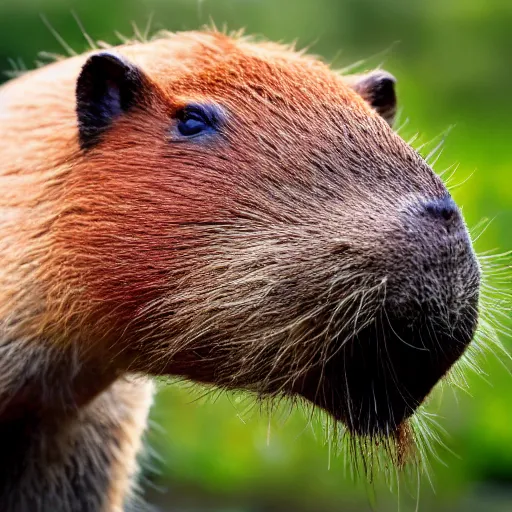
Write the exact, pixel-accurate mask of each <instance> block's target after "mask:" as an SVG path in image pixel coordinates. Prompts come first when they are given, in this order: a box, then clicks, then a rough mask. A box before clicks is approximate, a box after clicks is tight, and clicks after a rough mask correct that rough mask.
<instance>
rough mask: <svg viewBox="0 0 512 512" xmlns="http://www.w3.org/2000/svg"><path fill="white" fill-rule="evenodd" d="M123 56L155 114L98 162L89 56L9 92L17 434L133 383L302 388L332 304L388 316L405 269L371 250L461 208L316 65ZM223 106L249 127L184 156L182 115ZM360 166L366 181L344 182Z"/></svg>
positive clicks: (5, 269) (144, 116) (135, 424)
mask: <svg viewBox="0 0 512 512" xmlns="http://www.w3.org/2000/svg"><path fill="white" fill-rule="evenodd" d="M116 51H117V52H119V53H121V54H123V55H124V56H125V57H127V58H128V59H129V60H130V61H131V62H133V63H134V64H135V65H137V66H138V67H139V68H140V69H141V70H142V71H143V72H144V74H145V90H144V99H143V103H142V104H141V105H138V108H135V109H133V110H132V111H130V112H128V113H127V114H126V115H124V116H122V117H120V118H119V119H116V121H115V122H114V124H113V125H112V127H111V128H110V129H109V130H108V132H107V133H105V136H104V138H103V139H102V140H101V142H100V143H99V144H97V145H95V146H93V147H91V148H90V149H88V150H87V151H84V150H81V149H80V147H79V144H78V138H77V120H76V112H75V103H76V102H75V86H76V81H77V77H78V75H79V73H80V69H81V67H82V66H83V64H84V62H85V61H86V59H87V55H82V56H79V57H76V58H71V59H68V60H64V61H61V62H57V63H55V64H52V65H49V66H47V67H45V68H43V69H40V70H37V71H33V72H30V73H27V74H26V75H25V76H23V77H21V78H19V79H17V80H14V81H12V82H10V83H8V84H7V85H5V86H3V87H2V88H1V89H0V104H1V110H0V120H1V123H0V184H1V187H2V190H3V191H6V192H5V193H3V195H2V196H1V197H0V334H2V336H1V337H0V339H5V347H6V348H4V351H5V352H6V353H8V354H9V357H8V358H7V357H6V356H4V358H3V359H4V362H5V361H7V366H6V368H7V367H10V370H9V371H7V370H6V371H5V372H4V375H5V376H4V377H1V379H3V380H2V381H1V383H2V385H1V386H0V397H2V398H3V402H2V404H3V408H2V409H1V411H0V419H2V418H4V420H5V419H6V418H9V420H11V419H12V418H15V419H18V418H20V417H21V418H23V417H24V416H25V415H27V414H29V415H32V414H35V415H36V416H37V417H38V418H41V421H42V422H43V423H44V421H45V418H46V417H47V415H48V414H50V412H49V411H51V414H52V415H56V416H57V417H60V416H61V415H62V416H63V417H67V416H68V415H70V416H71V417H75V416H76V414H80V411H83V410H84V407H88V405H87V404H90V403H91V400H94V399H95V400H98V398H97V397H98V395H99V396H100V397H101V396H104V397H108V396H110V395H111V396H112V400H113V401H114V402H113V403H116V401H117V400H120V401H123V400H126V399H128V398H129V397H130V396H131V393H132V390H128V391H126V390H125V389H123V387H122V386H121V385H119V383H115V381H116V380H117V379H118V378H120V377H121V376H123V375H125V374H126V373H131V372H144V373H149V374H174V375H184V376H186V377H189V378H191V379H194V380H196V381H202V382H208V383H216V384H218V385H220V386H224V387H244V388H247V389H252V390H254V391H256V392H258V393H260V394H275V393H278V392H282V391H290V392H291V391H295V390H296V389H298V388H297V386H300V385H301V383H302V381H303V379H305V378H306V374H307V372H309V370H310V369H311V367H313V366H314V365H315V364H316V362H317V360H318V359H319V358H320V360H321V361H323V359H327V356H328V354H329V351H330V350H332V347H331V346H330V345H329V344H328V343H327V341H326V345H325V347H324V348H319V346H318V343H320V341H321V340H323V339H324V337H325V338H326V340H327V338H328V335H329V332H328V331H329V328H330V327H331V325H330V321H329V322H328V321H327V320H329V317H330V315H331V312H330V310H328V309H327V307H326V306H325V304H324V302H325V303H327V302H328V299H329V298H330V297H331V294H332V293H334V292H336V293H337V292H339V293H340V294H341V297H342V298H343V297H344V295H343V294H345V296H346V297H349V298H350V297H352V296H353V297H354V298H357V299H358V300H357V301H356V305H357V303H358V301H359V300H360V299H359V298H360V297H361V290H363V292H364V294H363V295H362V298H365V300H366V301H367V302H368V304H369V305H370V306H371V305H372V304H376V303H378V301H382V297H381V296H380V295H379V293H380V290H382V287H383V286H384V285H385V284H386V278H385V275H386V274H383V275H381V276H378V275H370V273H366V274H364V273H361V272H359V271H360V270H361V269H360V268H359V267H362V265H363V262H364V264H366V265H368V264H369V262H371V261H373V260H371V259H365V258H366V256H365V255H364V254H363V255H361V254H360V252H357V251H360V250H363V252H364V251H366V250H367V251H368V252H369V253H371V256H372V257H373V258H374V257H375V254H374V252H375V251H374V249H375V248H376V247H380V246H381V245H382V244H385V243H386V240H388V239H389V237H390V236H394V233H396V232H397V230H398V229H399V228H400V226H401V221H400V219H399V217H398V214H397V213H396V212H401V211H403V210H404V209H405V208H406V207H407V205H408V201H410V199H411V198H415V197H420V198H424V199H425V200H426V199H429V198H431V197H437V196H441V195H443V194H444V187H443V185H442V183H441V181H440V180H439V178H437V177H436V176H435V175H434V174H433V173H432V172H431V171H430V169H429V168H428V166H427V165H426V164H425V163H424V162H423V161H422V160H421V158H420V157H419V156H418V155H417V154H416V153H415V152H414V151H413V150H412V149H411V148H409V147H408V146H407V145H406V144H405V143H404V142H403V141H402V140H401V139H400V138H399V137H398V136H397V135H396V134H394V133H393V132H392V130H391V129H390V128H389V127H388V126H387V124H386V123H385V121H384V120H382V119H381V118H380V117H379V116H378V115H377V114H376V113H375V112H374V110H373V109H372V108H371V107H370V106H369V105H368V104H367V102H366V101H364V99H363V98H362V97H361V96H359V95H358V94H356V92H354V90H353V89H352V88H351V87H350V86H348V85H347V83H346V82H345V81H344V79H343V78H342V77H340V76H338V75H337V74H335V73H333V72H332V71H331V70H329V68H328V67H327V66H325V65H324V64H322V63H320V62H319V61H317V60H315V59H313V58H309V57H306V56H302V55H299V54H298V53H295V52H293V51H290V49H288V48H285V47H282V46H279V45H274V44H270V43H259V44H255V43H250V42H248V41H245V40H242V39H233V38H230V37H227V36H225V35H222V34H217V33H211V34H204V33H188V34H180V35H169V36H167V37H164V38H161V39H158V40H155V41H152V42H149V43H145V44H135V45H128V46H124V47H119V48H116ZM206 100H207V101H214V102H218V103H219V104H220V105H221V106H222V107H223V108H225V109H227V110H228V111H230V112H231V113H236V115H234V116H232V117H230V118H229V120H228V122H227V124H228V128H229V130H226V133H225V134H223V137H222V138H221V139H220V140H218V141H216V142H215V143H214V142H208V141H207V142H205V143H204V144H203V145H202V146H201V145H197V146H194V147H193V148H192V147H191V146H187V145H186V144H183V145H180V144H179V143H173V142H172V119H173V118H174V114H175V112H176V110H177V109H178V108H179V107H180V106H182V105H183V104H185V103H187V102H190V101H206ZM354 162H358V163H357V166H356V167H354ZM350 166H352V167H354V170H353V174H351V175H350V176H349V175H348V174H346V173H345V174H344V173H343V172H339V173H337V174H336V173H334V171H333V169H334V170H336V169H341V170H343V169H346V168H348V167H350ZM352 167H351V168H352ZM369 168H371V169H372V174H371V176H370V177H368V176H367V175H366V174H367V172H366V171H367V170H368V169H369ZM361 184H364V185H367V187H366V189H365V188H364V187H362V186H360V185H361ZM341 188H343V190H344V196H343V201H342V202H341V203H340V202H339V199H340V197H339V194H338V192H337V191H338V189H341ZM375 189H377V192H378V193H374V192H375ZM248 190H249V191H251V193H250V194H248V192H247V191H248ZM274 199H275V200H274ZM335 200H338V202H336V201H335ZM386 210H389V211H390V212H391V213H390V214H389V215H387V216H379V215H378V214H375V212H382V211H386ZM340 226H343V232H340ZM356 249H357V251H356ZM347 251H348V252H347ZM346 252H347V254H349V258H350V259H349V260H348V261H349V264H347V265H348V267H347V269H348V270H346V272H347V275H348V276H349V278H350V279H349V278H347V282H346V283H345V284H344V286H343V288H339V289H338V288H337V286H339V285H338V284H336V281H335V276H336V275H337V269H336V268H335V267H334V265H335V263H336V262H337V261H338V254H345V253H346ZM377 252H378V259H379V261H382V262H383V263H382V264H383V265H388V270H389V269H392V270H394V267H391V263H390V261H388V260H386V255H383V254H381V253H380V252H379V251H377ZM389 258H391V256H390V257H389ZM323 261H328V262H330V263H329V265H326V266H325V269H324V268H320V267H321V265H319V262H323ZM290 262H293V265H292V264H290ZM351 265H354V268H355V270H354V268H352V267H351ZM357 265H359V266H357ZM356 271H357V272H356ZM400 271H401V270H400V269H399V271H398V273H399V272H400ZM298 273H302V274H303V276H304V280H303V281H300V280H297V278H296V275H297V274H298ZM302 274H301V275H302ZM454 275H455V274H454ZM361 276H362V277H361ZM457 276H458V274H457ZM356 277H357V279H358V282H357V283H355V282H354V283H352V281H351V279H352V280H353V279H355V278H356ZM454 279H455V277H454ZM457 279H458V277H457ZM461 280H462V278H461ZM358 294H359V295H358ZM365 294H366V295H365ZM272 296H273V297H274V298H273V300H272V301H271V302H269V304H268V305H267V304H266V302H265V301H266V300H267V298H268V297H272ZM362 298H361V300H362ZM347 300H348V299H347ZM237 301H238V302H237ZM340 301H341V299H340ZM353 302H354V301H353ZM262 305H264V306H265V307H263V306H262ZM372 307H373V306H372ZM347 311H348V312H350V314H348V313H347V314H348V316H349V317H350V318H351V320H352V317H351V315H353V311H352V309H350V308H349V307H347ZM258 312H262V314H261V317H258V315H257V314H256V313H258ZM373 314H374V313H373V310H372V311H366V310H363V311H362V312H361V315H360V317H359V321H361V322H363V323H364V322H370V321H372V318H373ZM265 315H266V316H265ZM358 316H359V312H358ZM312 318H314V320H312ZM316 318H318V319H319V320H318V321H317V320H316ZM290 319H292V320H293V319H294V320H295V321H294V322H292V324H290ZM320 320H322V321H325V323H326V324H327V325H328V327H327V331H325V330H324V329H323V327H322V326H321V325H319V324H320V323H321V322H320ZM331 320H332V317H331ZM333 328H334V330H336V329H338V326H337V324H336V322H334V324H333ZM350 329H351V332H353V333H355V326H354V328H352V327H351V326H350ZM261 340H264V343H263V341H261ZM305 340H306V341H307V343H306V341H305ZM308 340H309V341H308ZM330 341H331V342H332V339H330ZM13 344H14V345H13ZM9 346H15V348H16V353H13V354H11V352H9V350H11V349H9V348H8V347H9ZM17 353H19V354H20V355H19V360H18V359H17V358H16V354H17ZM322 358H323V359H322ZM23 361H28V363H26V366H23V365H24V364H25V363H23ZM219 361H222V364H223V365H221V366H219ZM2 368H3V367H2ZM20 374H22V375H25V374H27V375H28V377H27V378H26V381H24V382H22V383H21V384H20V383H19V375H20ZM48 375H50V376H51V378H50V379H49V378H48ZM113 383H114V384H113ZM141 386H143V385H142V384H141ZM41 389H44V393H42V392H41ZM2 393H3V394H2ZM6 397H8V398H6ZM116 397H117V398H116ZM147 407H148V396H147V393H145V392H141V394H140V397H135V398H134V399H133V400H132V403H131V405H130V408H131V409H132V410H133V417H127V418H126V420H121V422H120V423H123V422H124V424H125V425H124V426H122V425H121V424H120V425H119V428H121V427H122V428H123V429H124V430H123V431H124V432H125V434H123V436H126V439H127V444H128V445H129V446H131V447H132V448H133V447H134V446H135V444H136V442H135V441H134V440H135V439H138V438H139V435H140V433H141V429H142V423H141V421H139V420H136V417H139V416H140V414H145V412H146V411H147ZM138 411H140V412H138ZM104 412H105V414H107V415H108V413H107V411H104ZM128 416H130V414H128ZM114 430H115V429H114ZM402 431H404V430H403V429H402ZM92 449H94V448H92ZM121 452H122V453H121ZM133 453H134V450H133V449H127V450H126V451H124V450H123V449H122V448H121V450H120V453H119V454H118V455H117V459H116V463H115V464H113V465H112V469H111V471H110V472H109V474H110V479H111V481H112V486H113V487H112V489H111V490H110V491H109V492H108V493H107V496H106V497H105V501H104V502H103V505H102V506H103V509H104V510H109V511H113V510H118V509H119V507H120V505H119V503H120V499H121V498H120V496H122V495H123V494H124V489H125V487H127V485H128V484H127V479H126V478H124V477H123V476H119V477H118V476H116V475H118V474H119V473H123V471H122V469H120V468H122V467H123V466H124V465H125V464H127V465H128V466H129V465H130V464H131V462H127V461H133ZM116 468H117V469H116ZM116 482H118V483H117V484H116ZM119 482H121V484H122V485H121V487H119ZM116 485H118V488H117V490H116V488H115V486H116ZM55 510H57V509H55Z"/></svg>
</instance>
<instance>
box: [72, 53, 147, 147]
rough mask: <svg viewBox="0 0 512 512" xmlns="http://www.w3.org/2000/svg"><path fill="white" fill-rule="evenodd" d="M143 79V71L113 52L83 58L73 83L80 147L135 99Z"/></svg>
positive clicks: (93, 140) (94, 139)
mask: <svg viewBox="0 0 512 512" xmlns="http://www.w3.org/2000/svg"><path fill="white" fill-rule="evenodd" d="M145 82H146V78H145V76H144V74H143V72H142V71H141V70H140V69H139V68H138V67H137V66H135V65H133V64H132V63H130V62H128V61H127V60H126V59H124V57H121V56H120V55H118V54H116V53H113V52H101V53H96V54H94V55H91V56H90V57H89V58H88V59H87V62H86V63H85V64H84V66H83V68H82V71H81V73H80V76H79V77H78V80H77V84H76V112H77V117H78V136H79V141H80V147H81V148H82V149H87V148H90V147H91V146H93V145H94V144H96V143H97V142H98V140H99V137H100V135H101V134H102V133H103V132H104V131H105V130H106V129H107V128H108V127H109V126H110V125H111V124H112V121H113V120H114V119H115V118H117V117H119V116H120V115H122V114H123V113H124V112H126V111H127V110H128V109H130V108H132V107H133V106H134V105H136V104H137V103H138V101H139V100H140V98H141V97H142V90H143V88H144V85H145Z"/></svg>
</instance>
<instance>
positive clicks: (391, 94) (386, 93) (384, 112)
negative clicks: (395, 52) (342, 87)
mask: <svg viewBox="0 0 512 512" xmlns="http://www.w3.org/2000/svg"><path fill="white" fill-rule="evenodd" d="M347 78H348V79H349V84H350V86H351V87H352V88H353V89H354V90H355V91H356V92H357V93H358V94H360V95H361V96H362V97H363V98H364V99H365V100H366V101H367V102H368V103H369V104H370V105H371V106H372V107H373V108H374V109H375V110H376V111H377V113H378V114H380V115H381V116H382V117H383V118H384V119H385V120H386V121H387V123H388V124H389V125H392V124H393V121H394V120H395V114H396V93H395V84H396V78H395V77H394V76H393V75H391V74H390V73H388V72H386V71H383V70H377V71H372V72H370V73H367V74H365V75H359V76H353V77H347Z"/></svg>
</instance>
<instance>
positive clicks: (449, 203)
mask: <svg viewBox="0 0 512 512" xmlns="http://www.w3.org/2000/svg"><path fill="white" fill-rule="evenodd" d="M423 208H424V210H423V214H424V215H427V216H429V217H430V218H431V219H432V220H438V221H441V222H444V223H445V224H446V227H447V228H457V227H462V226H463V222H462V216H461V214H460V211H459V209H458V207H457V205H456V204H455V201H454V200H453V199H452V198H451V196H449V195H446V196H444V197H442V198H441V199H432V200H430V201H428V202H426V203H424V205H423Z"/></svg>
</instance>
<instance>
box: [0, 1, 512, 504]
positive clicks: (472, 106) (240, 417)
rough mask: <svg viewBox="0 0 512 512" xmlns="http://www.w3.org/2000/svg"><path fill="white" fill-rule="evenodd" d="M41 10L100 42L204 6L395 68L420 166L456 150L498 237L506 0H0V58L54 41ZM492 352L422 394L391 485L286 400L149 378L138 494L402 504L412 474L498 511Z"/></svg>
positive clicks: (491, 233)
mask: <svg viewBox="0 0 512 512" xmlns="http://www.w3.org/2000/svg"><path fill="white" fill-rule="evenodd" d="M73 13H74V14H73ZM41 14H42V15H44V16H45V17H46V18H47V19H48V20H49V22H50V24H51V25H52V27H54V29H55V30H56V31H57V32H58V33H59V34H60V35H61V36H62V37H63V39H64V40H65V41H66V42H67V43H68V44H69V45H70V46H71V47H72V48H73V49H75V51H77V52H80V51H83V50H84V49H85V48H86V41H85V40H84V37H83V35H82V32H81V30H80V28H79V27H78V25H77V22H76V20H75V18H74V15H76V17H77V18H78V19H79V20H80V23H81V24H83V26H84V27H85V29H86V30H87V32H88V33H89V34H90V36H91V37H93V38H94V39H98V40H104V41H108V42H111V43H114V42H117V41H118V39H117V37H116V35H115V34H116V32H118V33H121V34H123V35H125V36H131V35H133V33H134V28H133V25H132V22H135V23H136V24H137V26H138V27H139V29H140V31H142V32H143V31H144V30H145V27H146V25H147V23H148V21H149V20H152V21H151V32H154V31H156V30H158V29H162V28H165V29H169V30H187V29H195V28H198V27H200V26H202V25H204V24H205V23H209V22H210V21H214V22H215V23H216V24H217V26H223V25H224V24H226V26H227V27H228V28H229V29H238V28H241V27H245V28H246V29H247V32H248V33H253V34H258V35H263V36H265V37H267V38H270V39H274V40H282V41H287V42H289V41H292V40H295V39H298V41H299V45H300V46H306V45H307V46H311V51H312V52H314V53H316V54H319V55H321V56H322V57H324V58H325V59H327V60H328V61H330V62H333V65H334V66H336V67H343V66H347V65H349V64H351V63H353V62H355V61H358V60H360V59H368V64H367V66H368V67H372V66H377V65H380V64H383V66H384V67H385V68H386V69H388V70H389V71H391V72H392V73H393V74H394V75H395V76H396V77H397V78H398V94H399V99H400V104H401V115H400V122H401V123H403V122H405V121H406V120H407V124H406V126H405V127H404V128H403V129H402V131H401V134H402V135H403V136H404V137H405V138H409V137H411V136H413V135H414V134H416V133H419V135H420V136H419V141H420V142H421V141H423V142H425V141H429V140H431V139H433V138H435V137H436V136H438V135H439V134H441V133H443V132H445V131H446V130H447V129H448V128H449V127H451V126H454V127H453V129H452V130H451V131H450V133H449V135H448V137H447V139H446V144H445V148H444V152H443V154H442V156H441V158H440V160H439V162H438V164H437V166H436V169H437V170H438V171H441V170H443V169H444V168H446V167H448V166H450V165H451V164H456V163H458V164H460V165H459V168H458V170H457V172H456V174H455V176H454V178H453V180H452V183H453V184H454V185H457V184H459V185H460V186H457V187H455V188H453V194H454V196H455V199H456V200H457V201H458V202H459V204H461V205H462V206H463V208H464V213H465V216H466V220H467V222H468V224H469V226H470V227H471V226H477V225H478V223H479V222H480V221H482V219H493V220H492V222H491V224H490V225H489V227H488V228H487V229H486V230H485V232H484V233H483V234H482V236H480V237H479V239H478V241H477V244H476V247H477V250H478V251H488V250H495V251H501V252H504V251H508V250H511V249H512V236H511V226H512V174H511V173H512V154H511V149H512V148H511V141H512V122H511V120H512V98H511V90H512V57H511V56H512V2H511V1H510V0H429V1H423V0H418V1H415V0H387V1H383V0H280V1H277V0H87V1H85V0H84V1H76V2H70V1H64V0H40V1H37V0H16V1H11V0H0V68H1V69H5V70H9V69H11V68H12V66H13V63H14V66H15V67H24V66H27V67H31V66H32V65H33V64H32V63H33V62H34V60H36V59H37V54H38V52H39V51H41V50H44V51H48V52H57V53H62V51H63V50H62V47H61V46H60V45H59V43H58V41H57V40H56V38H55V37H54V36H53V35H52V33H51V31H50V29H49V28H48V27H47V26H46V25H45V23H43V21H42V20H41V17H40V15H41ZM4 79H7V77H2V78H1V79H0V80H4ZM420 142H417V143H416V145H417V144H419V143H420ZM480 231H481V230H480ZM503 284H504V287H505V289H506V288H507V287H508V289H510V281H509V282H507V281H506V280H505V282H504V283H503ZM505 325H508V326H509V327H510V319H505ZM502 340H503V342H504V343H505V345H507V346H508V348H509V349H510V345H511V343H510V340H507V336H506V335H504V336H502ZM503 363H504V364H503ZM505 367H507V368H509V369H510V367H511V365H510V364H509V363H508V362H507V361H506V358H505V357H504V356H502V355H498V357H494V356H490V357H488V358H487V359H484V360H482V362H481V371H480V372H479V373H481V375H470V376H469V377H468V381H469V389H470V393H471V396H470V395H469V394H468V393H464V392H460V391H459V392H457V393H452V392H451V391H448V390H445V391H444V392H443V393H442V395H443V396H442V397H440V398H439V399H435V400H433V401H432V404H431V406H430V409H431V410H432V411H434V412H436V413H437V414H438V415H439V417H438V418H437V421H438V422H439V423H440V424H441V425H442V428H444V429H445V430H446V431H447V432H448V435H445V436H443V439H444V443H445V445H446V447H445V448H443V447H441V446H438V447H437V453H438V454H439V460H437V459H432V461H431V462H432V471H431V480H432V482H429V480H428V479H427V478H425V477H423V478H422V479H421V481H420V483H419V484H418V483H415V482H413V484H412V485H410V486H409V489H408V490H407V489H406V488H405V487H404V486H402V487H401V489H400V492H397V491H396V490H395V491H393V492H389V491H388V490H387V489H386V487H385V485H383V483H382V482H380V481H379V479H377V481H376V482H374V483H372V484H371V485H366V484H364V483H362V482H359V483H354V482H353V481H352V479H351V478H350V477H349V476H348V475H347V474H346V472H345V470H344V458H343V453H342V454H341V455H340V456H335V454H331V456H330V454H329V449H328V447H327V446H326V445H325V443H324V442H323V436H322V430H321V427H319V426H317V427H309V426H307V425H306V419H305V416H304V414H303V413H302V412H301V411H294V412H292V413H291V414H290V415H288V414H286V411H285V412H282V413H281V414H278V415H276V416H274V417H272V418H271V419H270V420H269V418H268V416H267V415H265V414H260V412H259V411H258V410H257V409H251V408H250V407H248V404H249V406H250V401H249V402H247V400H241V401H239V400H238V399H236V398H233V397H227V396H219V397H216V398H215V400H212V399H211V398H209V399H199V400H198V398H201V391H200V390H199V391H198V390H197V389H196V390H194V389H190V388H189V387H186V386H183V385H171V386H166V387H163V386H162V390H161V392H160V393H159V394H158V396H157V398H156V406H155V407H154V409H153V413H152V428H151V430H150V433H149V436H148V437H149V448H148V457H150V458H151V460H152V461H151V463H150V464H149V466H150V467H149V468H148V469H147V470H146V471H145V474H144V478H143V485H144V490H145V495H146V498H147V500H148V501H150V502H151V503H154V504H155V507H156V508H157V510H162V511H180V512H199V511H200V512H204V511H211V512H277V511H279V512H323V511H347V512H359V511H370V510H377V511H397V510H400V511H408V510H415V509H416V507H417V501H416V495H417V492H416V490H417V489H418V488H419V489H420V492H419V494H420V497H419V510H421V511H441V512H444V511H446V512H448V511H450V512H452V511H455V512H456V511H461V512H462V511H464V512H472V511H481V510H485V511H486V512H494V511H496V512H498V511H500V512H504V511H512V399H511V398H510V397H512V378H511V377H510V375H509V374H508V370H507V369H506V368H505ZM484 373H485V374H487V377H485V378H482V375H483V374H484ZM438 395H439V393H438Z"/></svg>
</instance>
